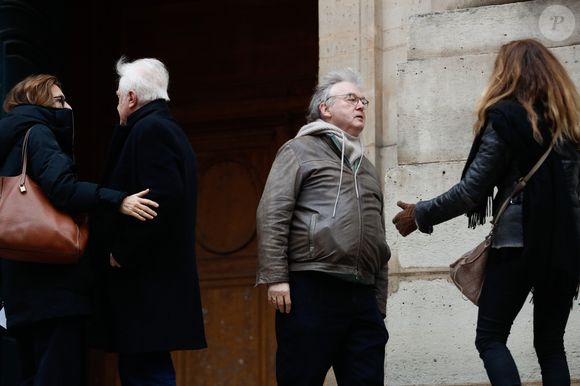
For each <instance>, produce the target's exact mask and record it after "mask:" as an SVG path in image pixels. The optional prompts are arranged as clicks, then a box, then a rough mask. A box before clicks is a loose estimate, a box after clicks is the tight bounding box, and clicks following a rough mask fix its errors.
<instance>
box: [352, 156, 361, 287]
mask: <svg viewBox="0 0 580 386" xmlns="http://www.w3.org/2000/svg"><path fill="white" fill-rule="evenodd" d="M361 161H362V160H361ZM359 167H360V165H359ZM354 184H355V188H356V189H357V190H358V181H357V180H356V178H355V180H354ZM356 204H357V209H358V230H359V234H358V250H357V253H356V267H355V272H354V277H355V279H356V280H359V261H360V253H361V245H362V237H363V221H362V209H361V204H360V194H359V195H358V197H356Z"/></svg>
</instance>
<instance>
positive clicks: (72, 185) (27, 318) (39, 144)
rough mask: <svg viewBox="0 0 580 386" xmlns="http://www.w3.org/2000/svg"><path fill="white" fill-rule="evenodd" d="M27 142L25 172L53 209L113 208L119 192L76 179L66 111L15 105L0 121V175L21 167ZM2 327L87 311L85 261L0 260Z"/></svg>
mask: <svg viewBox="0 0 580 386" xmlns="http://www.w3.org/2000/svg"><path fill="white" fill-rule="evenodd" d="M31 127H32V131H31V133H30V137H29V143H28V175H29V176H30V178H32V179H33V180H34V181H36V182H37V183H38V184H39V186H40V187H41V189H42V191H43V192H44V193H45V194H46V196H47V197H48V199H49V200H50V201H51V202H52V203H53V204H54V206H55V207H57V208H59V209H61V210H63V211H65V212H69V213H86V212H89V211H91V210H95V209H99V208H111V209H115V210H116V208H117V207H118V206H119V205H120V204H121V202H122V200H123V198H124V197H125V196H126V194H125V193H122V192H118V191H115V190H111V189H106V188H101V187H99V186H98V185H96V184H93V183H90V182H81V181H78V180H77V177H76V174H75V165H74V161H73V155H72V142H73V122H72V111H71V110H68V109H53V108H45V107H40V106H33V105H21V106H17V107H15V108H14V109H13V110H12V112H11V113H10V114H9V115H8V116H7V117H6V118H4V119H2V120H1V121H0V164H1V165H2V167H1V168H0V175H8V176H10V175H17V174H19V173H20V171H21V167H22V165H21V160H20V157H21V151H22V141H23V139H24V135H25V133H26V131H27V130H28V129H30V128H31ZM0 266H1V270H0V272H1V276H0V281H1V283H2V292H1V295H2V298H3V301H4V303H5V307H6V317H7V321H8V328H11V327H16V326H20V325H25V324H29V323H33V322H36V321H40V320H45V319H51V318H57V317H63V316H75V315H83V314H87V313H88V312H89V310H90V306H89V302H88V298H87V293H88V289H89V283H90V270H89V263H88V262H87V259H86V258H84V257H83V258H81V261H80V262H79V263H78V264H71V265H50V264H36V263H19V262H15V261H11V260H6V259H0Z"/></svg>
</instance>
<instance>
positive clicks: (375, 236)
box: [256, 120, 390, 314]
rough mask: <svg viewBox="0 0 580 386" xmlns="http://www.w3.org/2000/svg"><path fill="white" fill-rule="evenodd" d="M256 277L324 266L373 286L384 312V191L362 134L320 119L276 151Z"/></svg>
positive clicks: (260, 219)
mask: <svg viewBox="0 0 580 386" xmlns="http://www.w3.org/2000/svg"><path fill="white" fill-rule="evenodd" d="M257 233H258V256H259V257H258V272H257V278H256V283H257V284H264V283H281V282H288V280H289V278H288V272H289V271H319V272H325V273H329V274H332V275H334V276H337V277H340V278H343V279H345V280H348V281H355V282H360V283H362V284H373V285H374V286H375V290H376V296H377V303H378V306H379V310H380V312H381V313H383V314H384V313H385V307H386V292H387V262H388V260H389V257H390V250H389V246H388V245H387V242H386V240H385V227H384V219H383V196H382V192H381V188H380V184H379V181H378V178H377V174H376V171H375V168H374V167H373V165H372V164H371V163H370V161H369V160H368V159H367V158H366V157H364V156H363V155H362V146H361V144H360V141H359V140H358V138H355V137H352V136H348V134H346V133H344V132H343V131H342V130H340V129H339V128H338V127H336V126H334V125H332V124H329V123H327V122H324V121H321V120H317V121H315V122H312V123H310V124H308V125H305V126H304V127H302V129H301V130H300V131H299V132H298V135H297V136H296V138H294V139H291V140H290V141H288V142H286V143H285V144H284V145H283V146H282V147H281V148H280V150H279V151H278V154H277V156H276V159H275V160H274V163H273V165H272V168H271V170H270V174H269V176H268V180H267V182H266V187H265V189H264V193H263V194H262V198H261V200H260V204H259V206H258V212H257Z"/></svg>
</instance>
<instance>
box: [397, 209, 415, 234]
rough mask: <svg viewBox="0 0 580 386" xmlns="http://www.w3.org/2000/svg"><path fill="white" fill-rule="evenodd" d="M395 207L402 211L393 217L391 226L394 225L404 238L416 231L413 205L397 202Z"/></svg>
mask: <svg viewBox="0 0 580 386" xmlns="http://www.w3.org/2000/svg"><path fill="white" fill-rule="evenodd" d="M397 206H398V207H399V208H401V209H403V210H402V211H400V212H399V213H397V215H396V216H395V217H393V224H395V227H396V228H397V230H398V231H399V233H400V234H401V236H403V237H406V236H407V235H409V234H411V233H413V232H414V231H415V230H416V229H417V223H416V222H415V204H407V203H404V202H403V201H397Z"/></svg>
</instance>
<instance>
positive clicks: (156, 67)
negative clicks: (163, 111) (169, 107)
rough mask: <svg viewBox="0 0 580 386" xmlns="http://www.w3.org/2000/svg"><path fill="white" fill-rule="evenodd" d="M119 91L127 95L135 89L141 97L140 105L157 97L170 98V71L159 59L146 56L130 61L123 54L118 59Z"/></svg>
mask: <svg viewBox="0 0 580 386" xmlns="http://www.w3.org/2000/svg"><path fill="white" fill-rule="evenodd" d="M117 74H118V75H119V93H120V94H122V95H126V94H127V93H128V92H129V91H133V92H134V93H135V94H136V95H137V97H138V98H139V105H144V104H146V103H149V102H151V101H154V100H155V99H165V100H166V101H168V100H169V95H168V94H167V87H168V86H169V72H168V71H167V68H165V65H164V64H163V63H162V62H161V61H160V60H158V59H154V58H144V59H137V60H135V61H133V62H128V61H127V59H126V58H125V57H124V56H123V57H121V58H120V59H119V60H118V61H117Z"/></svg>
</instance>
